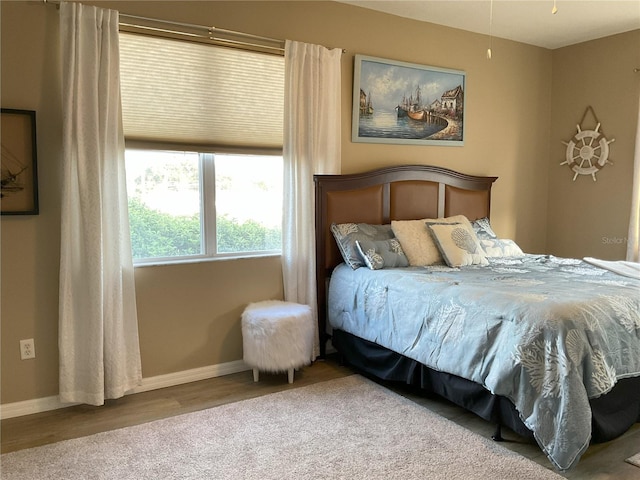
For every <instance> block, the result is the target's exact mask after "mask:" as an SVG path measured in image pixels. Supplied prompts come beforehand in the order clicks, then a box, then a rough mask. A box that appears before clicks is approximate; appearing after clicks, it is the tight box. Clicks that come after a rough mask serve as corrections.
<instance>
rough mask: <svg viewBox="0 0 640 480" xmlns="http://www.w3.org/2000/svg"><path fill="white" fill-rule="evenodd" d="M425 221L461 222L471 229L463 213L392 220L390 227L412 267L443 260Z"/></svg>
mask: <svg viewBox="0 0 640 480" xmlns="http://www.w3.org/2000/svg"><path fill="white" fill-rule="evenodd" d="M427 222H435V223H461V224H463V225H465V226H468V227H469V229H471V222H469V219H468V218H467V217H465V216H464V215H456V216H453V217H447V218H424V219H422V220H392V221H391V229H392V230H393V234H394V235H395V237H396V238H397V239H398V241H399V242H400V245H401V246H402V250H403V251H404V254H405V255H406V256H407V259H408V260H409V265H411V266H412V267H423V266H426V265H434V264H438V263H443V262H444V260H443V258H442V255H441V254H440V250H438V246H437V245H436V244H435V242H434V241H433V237H432V235H431V233H430V232H429V229H428V228H427Z"/></svg>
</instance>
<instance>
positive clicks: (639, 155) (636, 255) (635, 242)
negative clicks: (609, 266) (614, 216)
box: [627, 102, 640, 262]
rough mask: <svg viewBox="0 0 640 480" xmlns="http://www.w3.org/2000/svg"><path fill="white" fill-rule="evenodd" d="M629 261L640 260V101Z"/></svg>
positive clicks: (628, 249)
mask: <svg viewBox="0 0 640 480" xmlns="http://www.w3.org/2000/svg"><path fill="white" fill-rule="evenodd" d="M627 261H628V262H640V102H639V103H638V127H637V132H636V150H635V154H634V161H633V194H632V200H631V219H630V221H629V234H628V235H627Z"/></svg>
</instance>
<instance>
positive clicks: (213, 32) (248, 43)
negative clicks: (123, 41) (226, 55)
mask: <svg viewBox="0 0 640 480" xmlns="http://www.w3.org/2000/svg"><path fill="white" fill-rule="evenodd" d="M61 2H62V0H42V3H44V4H45V5H46V4H53V5H56V7H57V8H60V3H61ZM118 15H119V19H120V21H119V26H120V27H121V29H122V30H123V31H127V32H132V33H142V34H145V33H146V34H151V33H156V34H162V35H166V36H169V37H173V38H181V39H188V40H191V41H200V42H204V43H212V44H215V45H221V46H225V47H233V48H242V49H247V50H253V51H261V52H263V53H270V54H273V55H284V44H285V41H284V40H280V39H277V38H269V37H263V36H260V35H253V34H251V33H244V32H238V31H235V30H227V29H224V28H218V27H214V26H207V25H196V24H192V23H182V22H174V21H171V20H160V19H157V18H149V17H140V16H137V15H129V14H126V13H120V12H118ZM127 19H128V21H127ZM172 27H173V28H172ZM176 27H180V28H181V29H180V30H178V29H177V28H176ZM189 30H190V31H189ZM342 53H346V50H345V49H342Z"/></svg>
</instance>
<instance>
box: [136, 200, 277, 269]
mask: <svg viewBox="0 0 640 480" xmlns="http://www.w3.org/2000/svg"><path fill="white" fill-rule="evenodd" d="M129 223H130V228H131V245H132V250H133V258H134V259H142V258H161V257H180V256H185V255H199V254H200V253H202V247H201V243H200V238H201V237H200V219H199V217H198V215H192V216H175V215H170V214H167V213H162V212H159V211H157V210H153V209H151V208H149V207H147V206H146V205H145V204H144V203H143V202H141V201H140V200H138V199H136V198H129ZM216 227H217V238H218V253H234V252H256V251H265V250H280V249H281V247H282V233H281V229H280V228H268V227H265V226H263V225H260V224H259V223H257V222H255V221H251V220H249V221H246V222H244V223H238V222H237V221H236V220H235V219H231V218H228V217H226V216H223V217H218V220H217V225H216Z"/></svg>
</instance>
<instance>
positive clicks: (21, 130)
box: [0, 108, 38, 215]
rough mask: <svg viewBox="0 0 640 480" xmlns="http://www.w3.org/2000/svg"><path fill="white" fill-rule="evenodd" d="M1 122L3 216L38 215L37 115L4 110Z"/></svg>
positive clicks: (0, 185) (0, 203) (0, 164)
mask: <svg viewBox="0 0 640 480" xmlns="http://www.w3.org/2000/svg"><path fill="white" fill-rule="evenodd" d="M1 122H2V123H1V125H0V127H1V128H2V130H0V131H1V132H2V137H1V143H2V158H1V162H0V171H1V172H2V183H1V184H0V187H1V189H0V207H1V210H2V212H1V213H2V215H37V214H38V171H37V151H36V150H37V149H36V112H34V111H32V110H14V109H10V108H3V109H2V115H1Z"/></svg>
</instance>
